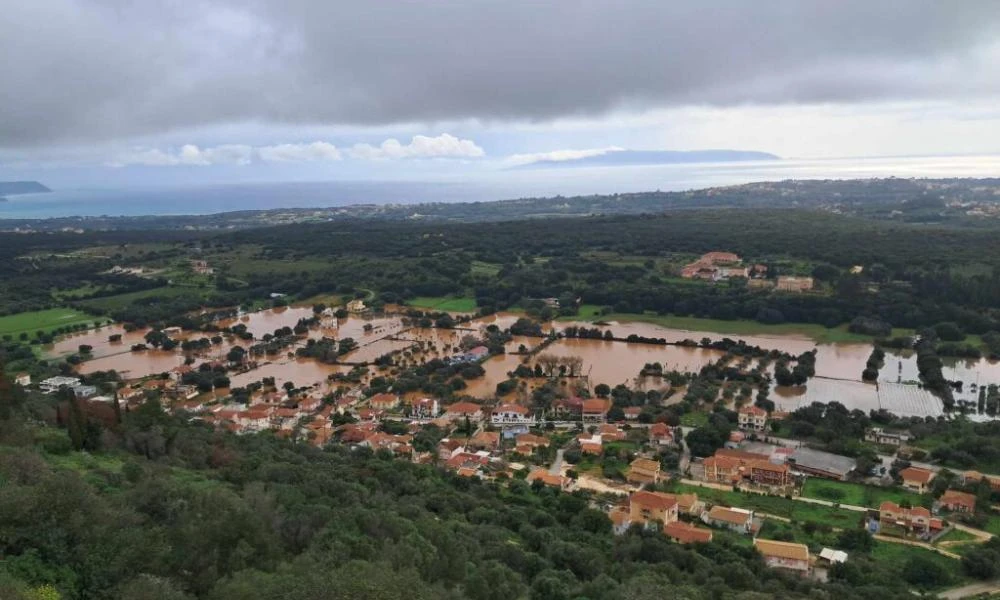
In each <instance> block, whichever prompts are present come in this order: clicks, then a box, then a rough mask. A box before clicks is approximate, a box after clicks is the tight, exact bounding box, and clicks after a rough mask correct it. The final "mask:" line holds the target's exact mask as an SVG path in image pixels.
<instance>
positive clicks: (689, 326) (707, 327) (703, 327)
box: [560, 305, 912, 344]
mask: <svg viewBox="0 0 1000 600" xmlns="http://www.w3.org/2000/svg"><path fill="white" fill-rule="evenodd" d="M584 306H586V307H588V309H590V310H588V312H584V311H582V310H581V311H580V314H579V315H577V316H572V317H561V318H560V320H562V321H579V320H586V321H618V322H621V323H631V322H640V323H653V324H654V325H660V326H662V327H668V328H670V329H683V330H688V331H691V332H705V333H720V334H727V335H758V336H768V335H782V336H787V335H797V336H802V337H807V338H811V339H813V340H815V341H816V342H819V343H824V344H833V343H843V342H870V341H871V340H872V337H871V336H870V335H861V334H857V333H851V332H850V331H848V330H847V326H846V325H841V326H840V327H834V328H832V329H831V328H826V327H823V326H822V325H816V324H810V323H782V324H781V325H765V324H763V323H758V322H757V321H720V320H718V319H700V318H698V317H678V316H674V315H657V314H649V313H647V314H641V315H640V314H626V313H612V314H609V315H597V314H596V311H593V310H592V308H593V305H584ZM588 313H589V314H588ZM892 334H893V336H901V335H908V334H912V331H910V330H907V329H894V330H893V331H892Z"/></svg>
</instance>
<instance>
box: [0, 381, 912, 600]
mask: <svg viewBox="0 0 1000 600" xmlns="http://www.w3.org/2000/svg"><path fill="white" fill-rule="evenodd" d="M0 371H2V368H0ZM0 381H2V379H0ZM16 391H17V390H14V392H16ZM14 392H10V391H9V390H5V389H3V388H2V387H0V408H2V409H5V410H0V482H2V485H0V515H2V519H0V534H2V535H0V556H2V557H3V559H2V560H0V598H3V599H4V600H38V599H39V598H63V599H64V600H92V599H93V600H97V599H101V600H103V599H113V600H140V599H141V600H201V599H204V600H300V599H302V600H305V599H308V600H360V599H382V600H395V599H403V598H405V599H407V600H422V599H426V600H432V599H433V600H460V599H468V600H569V599H571V598H587V599H590V600H644V599H654V598H655V599H660V598H675V599H678V600H701V599H704V600H709V599H712V600H735V599H737V598H739V599H742V600H768V599H776V598H781V599H797V598H812V599H820V600H823V599H827V600H829V599H834V598H862V599H872V600H876V599H877V600H893V599H896V598H908V597H912V595H911V590H910V587H911V586H910V584H909V583H907V582H906V581H905V580H904V579H903V578H901V577H900V576H899V575H898V574H897V570H896V569H895V568H894V567H892V566H889V565H886V564H885V563H883V562H881V561H878V560H876V559H874V558H872V557H869V556H864V555H861V554H857V555H855V554H852V556H851V562H850V563H849V567H850V568H848V569H842V570H840V571H838V574H837V575H836V576H835V577H834V578H833V579H834V581H832V582H831V583H828V584H822V583H817V582H814V581H812V580H806V579H800V578H798V577H794V576H791V575H784V574H781V573H779V572H777V570H775V569H769V568H767V567H766V566H765V564H764V561H763V559H762V558H761V556H760V555H759V554H757V553H756V552H755V551H754V550H753V549H752V548H750V547H749V545H748V544H745V543H740V540H736V539H730V538H728V537H727V536H723V535H719V536H718V537H719V540H718V541H714V542H712V543H709V544H698V545H695V546H693V547H689V546H681V545H679V544H675V543H672V542H671V541H670V540H669V539H668V538H667V537H666V536H663V535H661V534H659V533H658V532H653V531H639V530H638V528H636V530H633V531H630V532H629V533H628V534H627V535H623V536H615V535H613V534H612V531H611V521H609V520H608V518H607V516H605V514H604V513H603V512H602V511H600V510H598V509H597V508H594V507H593V506H591V505H590V503H589V501H588V498H587V497H586V496H585V495H583V494H581V493H572V494H570V493H561V492H559V491H556V490H553V489H551V488H544V487H541V486H538V485H534V486H531V485H528V484H527V483H525V482H524V481H521V480H512V481H508V482H503V481H501V482H497V483H485V482H480V481H478V480H473V479H470V478H464V477H459V476H457V475H454V474H448V473H446V472H444V471H443V470H440V469H438V468H435V467H432V466H417V465H413V464H410V463H406V462H404V461H400V460H396V459H393V458H392V457H391V455H389V454H387V453H386V454H382V453H379V454H372V453H371V452H370V451H368V450H366V449H359V450H356V451H351V450H347V449H342V448H336V447H334V448H330V449H328V450H325V451H324V450H318V449H315V448H313V447H312V446H311V445H309V444H303V443H298V444H295V443H292V442H289V441H283V440H280V439H278V438H277V437H275V436H273V435H270V434H259V435H249V436H235V435H231V434H226V433H222V432H218V431H213V430H211V429H209V428H208V427H205V426H200V425H196V424H192V423H189V422H187V420H186V419H183V418H176V417H171V416H169V415H167V414H165V413H164V412H163V411H162V410H161V409H160V405H159V403H158V402H155V401H150V402H147V403H146V404H144V405H143V406H142V407H140V408H138V409H136V410H133V411H131V412H129V413H128V414H126V415H125V416H124V419H123V422H122V423H121V424H120V425H118V426H115V427H113V428H109V429H105V430H104V432H103V434H102V433H101V432H100V429H99V428H98V434H97V435H96V436H93V438H94V439H93V441H94V444H95V445H96V446H98V447H91V449H90V452H73V451H72V450H71V449H70V446H69V439H68V437H67V435H66V433H65V431H63V430H61V429H58V428H54V427H39V426H38V425H36V424H34V423H37V422H38V419H39V418H44V414H45V413H46V411H48V412H49V413H51V412H52V408H51V407H48V406H46V405H44V403H42V404H39V403H37V402H36V403H34V404H32V403H30V402H25V401H24V399H23V398H22V397H19V395H18V394H16V393H14ZM42 400H44V398H43V399H42ZM38 411H40V412H38ZM12 415H13V416H12ZM49 417H50V418H51V414H50V415H49ZM88 436H90V434H89V433H88ZM97 438H99V439H100V441H99V442H98V441H97ZM421 443H423V442H422V441H421V440H420V439H419V436H418V439H417V440H415V444H421ZM430 447H433V442H431V446H430ZM920 564H922V563H919V561H917V562H914V564H913V565H912V567H907V568H912V569H919V568H920ZM841 572H842V573H841ZM43 592H44V593H45V595H42V594H43Z"/></svg>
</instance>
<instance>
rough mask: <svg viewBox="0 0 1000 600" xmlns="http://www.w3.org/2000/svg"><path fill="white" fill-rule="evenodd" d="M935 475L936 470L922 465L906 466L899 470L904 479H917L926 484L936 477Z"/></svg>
mask: <svg viewBox="0 0 1000 600" xmlns="http://www.w3.org/2000/svg"><path fill="white" fill-rule="evenodd" d="M934 475H935V473H934V471H931V470H930V469H922V468H920V467H906V468H905V469H903V470H902V471H900V472H899V476H900V477H902V478H903V481H915V482H917V483H920V484H924V485H926V484H927V483H928V482H930V480H931V479H934Z"/></svg>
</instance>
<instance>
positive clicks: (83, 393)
mask: <svg viewBox="0 0 1000 600" xmlns="http://www.w3.org/2000/svg"><path fill="white" fill-rule="evenodd" d="M71 389H72V390H73V395H74V396H76V397H77V398H90V397H92V396H96V395H97V386H93V385H82V384H81V385H74V386H72V388H71Z"/></svg>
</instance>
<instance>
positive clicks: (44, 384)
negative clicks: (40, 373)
mask: <svg viewBox="0 0 1000 600" xmlns="http://www.w3.org/2000/svg"><path fill="white" fill-rule="evenodd" d="M78 385H80V378H79V377H63V376H61V375H60V376H56V377H49V378H48V379H43V380H42V381H39V382H38V389H40V390H41V391H42V392H44V393H46V394H51V393H52V392H56V391H58V390H59V388H61V387H75V386H78Z"/></svg>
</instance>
